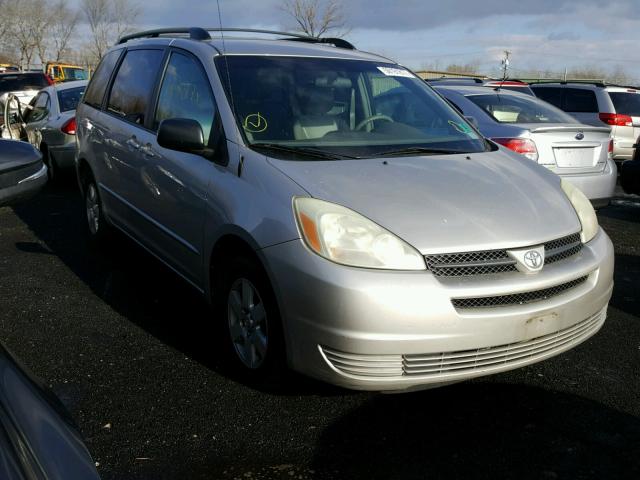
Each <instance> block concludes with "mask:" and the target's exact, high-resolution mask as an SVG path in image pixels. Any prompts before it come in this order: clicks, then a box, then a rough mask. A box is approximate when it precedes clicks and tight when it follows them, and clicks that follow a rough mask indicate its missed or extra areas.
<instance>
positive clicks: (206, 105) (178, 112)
mask: <svg viewBox="0 0 640 480" xmlns="http://www.w3.org/2000/svg"><path fill="white" fill-rule="evenodd" d="M215 112H216V107H215V102H214V100H213V94H212V93H211V87H210V86H209V79H208V78H207V76H206V75H205V73H204V70H203V69H202V67H201V66H200V64H199V63H198V62H197V61H196V60H194V59H193V58H191V57H188V56H186V55H182V54H180V53H172V54H171V58H170V60H169V64H168V65H167V69H166V72H165V75H164V79H163V80H162V87H161V89H160V97H159V98H158V107H157V108H156V114H155V118H154V121H153V129H154V130H156V129H157V128H158V126H159V125H160V122H162V121H163V120H167V119H169V118H189V119H192V120H196V121H198V122H199V123H200V126H201V127H202V132H203V133H204V139H205V144H206V143H207V142H208V139H209V135H210V133H211V127H212V125H213V121H214V118H215Z"/></svg>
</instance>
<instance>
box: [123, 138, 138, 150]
mask: <svg viewBox="0 0 640 480" xmlns="http://www.w3.org/2000/svg"><path fill="white" fill-rule="evenodd" d="M124 143H126V144H127V147H129V150H130V151H134V150H140V147H141V145H140V142H138V139H137V138H136V137H135V136H133V137H131V138H130V139H129V140H127V141H126V142H124Z"/></svg>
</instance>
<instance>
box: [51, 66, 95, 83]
mask: <svg viewBox="0 0 640 480" xmlns="http://www.w3.org/2000/svg"><path fill="white" fill-rule="evenodd" d="M45 73H46V74H47V75H49V77H50V78H51V79H52V80H53V81H54V82H55V83H61V82H72V81H74V80H88V79H89V75H88V74H87V71H86V70H85V69H84V68H82V67H80V66H78V65H71V64H68V63H60V62H48V63H47V65H46V66H45Z"/></svg>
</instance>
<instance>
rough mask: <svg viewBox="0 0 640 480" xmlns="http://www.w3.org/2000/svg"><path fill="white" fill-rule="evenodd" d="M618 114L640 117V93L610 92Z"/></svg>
mask: <svg viewBox="0 0 640 480" xmlns="http://www.w3.org/2000/svg"><path fill="white" fill-rule="evenodd" d="M609 96H610V97H611V101H612V102H613V106H614V107H616V113H619V114H621V115H630V116H632V117H640V93H627V92H609Z"/></svg>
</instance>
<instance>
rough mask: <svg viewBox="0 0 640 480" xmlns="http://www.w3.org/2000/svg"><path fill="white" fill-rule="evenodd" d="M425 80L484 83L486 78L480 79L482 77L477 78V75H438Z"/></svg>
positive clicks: (429, 81) (428, 81)
mask: <svg viewBox="0 0 640 480" xmlns="http://www.w3.org/2000/svg"><path fill="white" fill-rule="evenodd" d="M424 81H425V82H427V83H431V82H435V83H438V82H443V83H446V82H449V83H453V82H460V83H463V82H466V83H484V80H482V79H480V78H476V77H438V78H425V79H424Z"/></svg>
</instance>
